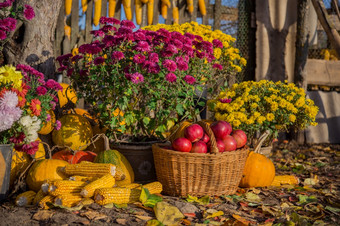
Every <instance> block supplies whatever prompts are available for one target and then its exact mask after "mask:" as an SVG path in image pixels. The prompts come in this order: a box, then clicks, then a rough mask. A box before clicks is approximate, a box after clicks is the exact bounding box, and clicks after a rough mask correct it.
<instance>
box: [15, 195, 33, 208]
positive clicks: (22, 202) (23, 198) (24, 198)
mask: <svg viewBox="0 0 340 226" xmlns="http://www.w3.org/2000/svg"><path fill="white" fill-rule="evenodd" d="M35 195H36V193H35V192H34V191H25V192H23V193H21V194H20V195H18V196H17V198H16V199H15V204H16V205H17V206H27V205H31V204H32V201H33V199H34V197H35Z"/></svg>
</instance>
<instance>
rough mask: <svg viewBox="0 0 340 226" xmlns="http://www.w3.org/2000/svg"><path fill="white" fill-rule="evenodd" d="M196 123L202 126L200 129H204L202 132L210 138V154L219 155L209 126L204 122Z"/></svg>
mask: <svg viewBox="0 0 340 226" xmlns="http://www.w3.org/2000/svg"><path fill="white" fill-rule="evenodd" d="M196 123H197V124H199V125H200V126H202V128H203V129H204V132H206V133H207V134H208V136H209V138H210V152H211V153H212V154H217V153H219V150H218V148H217V143H216V139H215V135H214V133H213V131H212V130H211V128H210V126H209V125H208V124H207V123H206V122H204V121H198V122H196Z"/></svg>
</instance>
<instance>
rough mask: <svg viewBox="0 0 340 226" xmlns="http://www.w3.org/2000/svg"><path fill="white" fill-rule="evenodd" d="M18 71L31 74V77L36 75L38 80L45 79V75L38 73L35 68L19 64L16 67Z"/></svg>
mask: <svg viewBox="0 0 340 226" xmlns="http://www.w3.org/2000/svg"><path fill="white" fill-rule="evenodd" d="M16 69H17V70H20V71H21V72H23V73H24V72H25V73H30V74H31V75H34V76H35V77H36V78H40V79H44V77H45V76H44V74H43V73H41V72H40V71H37V70H36V69H34V68H33V67H31V66H29V65H26V64H18V65H17V66H16Z"/></svg>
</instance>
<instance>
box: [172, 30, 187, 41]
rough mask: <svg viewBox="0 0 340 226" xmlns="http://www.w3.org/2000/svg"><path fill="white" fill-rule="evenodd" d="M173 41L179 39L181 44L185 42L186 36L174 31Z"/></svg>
mask: <svg viewBox="0 0 340 226" xmlns="http://www.w3.org/2000/svg"><path fill="white" fill-rule="evenodd" d="M171 39H177V40H179V41H180V42H183V40H184V36H183V35H182V34H181V33H179V32H177V31H173V32H171Z"/></svg>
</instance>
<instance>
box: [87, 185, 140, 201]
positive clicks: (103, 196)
mask: <svg viewBox="0 0 340 226" xmlns="http://www.w3.org/2000/svg"><path fill="white" fill-rule="evenodd" d="M140 193H141V190H139V189H129V188H118V187H117V188H100V189H97V190H96V191H95V193H94V201H95V202H96V203H98V204H99V205H106V204H108V203H115V204H124V203H132V202H137V201H138V200H139V196H140Z"/></svg>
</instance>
